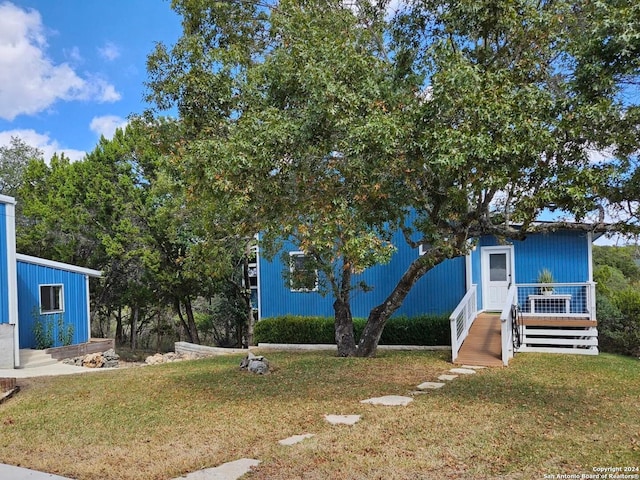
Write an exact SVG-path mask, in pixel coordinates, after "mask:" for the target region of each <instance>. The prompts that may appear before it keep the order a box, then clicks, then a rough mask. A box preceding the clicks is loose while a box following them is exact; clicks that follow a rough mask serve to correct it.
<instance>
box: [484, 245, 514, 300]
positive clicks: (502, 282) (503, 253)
mask: <svg viewBox="0 0 640 480" xmlns="http://www.w3.org/2000/svg"><path fill="white" fill-rule="evenodd" d="M512 261H513V249H512V247H509V246H507V247H484V248H482V297H483V306H484V309H485V310H488V311H502V309H503V308H504V306H505V303H506V301H507V293H508V292H509V287H510V286H511V282H512V278H513V263H512Z"/></svg>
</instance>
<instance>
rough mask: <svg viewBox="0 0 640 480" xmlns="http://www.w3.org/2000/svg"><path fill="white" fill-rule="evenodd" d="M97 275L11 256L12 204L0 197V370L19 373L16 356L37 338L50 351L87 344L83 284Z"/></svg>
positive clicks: (88, 326)
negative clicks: (44, 340)
mask: <svg viewBox="0 0 640 480" xmlns="http://www.w3.org/2000/svg"><path fill="white" fill-rule="evenodd" d="M100 275H101V273H100V272H99V271H97V270H92V269H88V268H82V267H78V266H75V265H69V264H66V263H61V262H54V261H51V260H45V259H42V258H37V257H32V256H28V255H21V254H18V253H16V239H15V199H13V198H11V197H7V196H4V195H0V368H15V367H19V366H20V354H19V350H20V349H29V348H36V347H37V346H38V337H39V336H40V338H42V337H43V336H44V337H48V338H49V339H50V341H51V343H52V345H53V346H62V345H63V344H64V345H78V344H82V343H87V342H89V340H90V337H91V323H90V318H91V317H90V311H89V278H90V277H100Z"/></svg>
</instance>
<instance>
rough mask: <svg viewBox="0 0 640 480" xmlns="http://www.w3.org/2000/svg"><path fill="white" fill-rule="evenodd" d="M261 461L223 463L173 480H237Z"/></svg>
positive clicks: (244, 459) (246, 460) (245, 459)
mask: <svg viewBox="0 0 640 480" xmlns="http://www.w3.org/2000/svg"><path fill="white" fill-rule="evenodd" d="M259 463H260V460H254V459H252V458H241V459H240V460H236V461H234V462H227V463H223V464H222V465H219V466H217V467H214V468H206V469H204V470H198V471H197V472H192V473H189V474H187V475H184V476H182V477H178V478H174V479H173V480H185V479H186V480H237V479H238V478H240V477H242V476H243V475H244V474H246V473H249V471H250V470H251V467H255V466H257V465H258V464H259Z"/></svg>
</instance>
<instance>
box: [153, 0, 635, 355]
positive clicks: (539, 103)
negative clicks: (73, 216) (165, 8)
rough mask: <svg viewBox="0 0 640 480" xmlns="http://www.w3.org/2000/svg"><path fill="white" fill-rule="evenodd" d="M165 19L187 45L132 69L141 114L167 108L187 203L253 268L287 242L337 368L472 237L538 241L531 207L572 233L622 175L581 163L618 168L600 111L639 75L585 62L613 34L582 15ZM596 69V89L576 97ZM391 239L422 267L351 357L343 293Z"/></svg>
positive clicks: (494, 9)
mask: <svg viewBox="0 0 640 480" xmlns="http://www.w3.org/2000/svg"><path fill="white" fill-rule="evenodd" d="M172 5H173V7H174V8H175V9H176V10H177V11H178V13H180V14H181V15H182V16H183V18H184V20H183V28H184V35H183V37H182V38H181V39H180V40H179V41H178V43H177V44H176V45H175V46H174V47H173V48H172V49H170V50H169V49H168V48H167V47H165V46H163V45H158V47H157V49H156V51H155V52H154V53H153V54H152V55H151V56H150V57H149V63H148V67H149V74H150V81H149V86H150V94H149V98H150V99H151V100H154V101H155V102H156V104H157V106H158V107H159V109H164V108H168V107H172V106H174V105H175V106H177V108H178V112H179V114H180V120H181V122H183V124H184V126H185V129H186V131H185V137H184V143H183V144H182V145H180V148H179V149H177V150H176V158H179V159H180V162H181V163H180V165H181V166H182V168H183V169H184V170H183V174H184V178H185V181H186V182H187V184H188V194H189V196H190V198H191V199H192V200H193V201H194V202H196V203H198V204H199V205H201V208H203V209H210V210H212V211H217V212H219V211H223V212H225V213H224V215H223V216H224V218H225V221H226V222H227V223H230V224H233V225H234V228H235V229H236V233H237V234H238V235H247V234H248V233H250V232H252V231H260V232H261V235H262V239H261V241H262V244H261V245H262V246H263V247H265V248H266V252H267V253H273V252H275V251H277V250H278V248H279V247H280V246H281V245H282V241H284V240H290V241H293V242H295V243H296V244H297V245H298V246H299V247H300V248H302V249H303V250H304V251H305V252H306V253H307V254H308V255H309V257H310V258H311V259H312V261H313V265H312V266H313V267H314V268H316V269H317V270H318V271H319V272H320V273H321V275H320V285H319V288H320V289H323V290H324V291H325V292H326V293H330V294H332V295H333V297H334V299H335V303H334V309H335V315H336V342H337V344H338V349H339V353H340V354H341V355H354V354H358V355H363V356H368V355H373V354H374V353H375V350H376V347H377V343H378V341H379V338H380V335H381V333H382V330H383V328H384V325H385V323H386V321H387V320H388V318H389V317H390V316H391V315H392V314H393V313H394V312H395V311H396V310H397V309H398V308H399V307H400V305H401V304H402V302H403V300H404V298H405V297H406V295H407V294H408V292H409V291H410V290H411V288H412V287H413V285H414V284H415V282H416V281H417V280H418V279H419V278H421V277H422V276H423V275H424V274H425V273H426V272H428V271H429V270H430V269H431V268H433V267H434V266H435V265H437V264H439V263H441V262H442V261H444V260H446V259H448V258H452V257H455V256H459V255H464V254H465V253H466V252H467V251H468V249H469V248H470V247H471V246H472V242H473V239H474V238H477V237H478V236H480V235H496V236H498V237H522V236H524V235H526V234H527V233H528V232H531V231H536V230H539V229H541V228H542V227H541V226H540V225H539V224H536V223H535V220H536V218H537V217H538V215H539V214H540V212H541V211H542V210H543V209H545V208H555V209H561V210H563V211H564V212H566V213H567V214H570V215H572V216H573V217H574V218H577V219H582V218H584V217H585V216H586V215H587V214H589V213H590V212H593V211H596V210H597V209H598V208H599V207H600V204H601V203H603V202H604V201H605V200H607V199H606V198H604V194H605V192H607V189H606V188H607V187H608V186H609V185H610V184H611V178H612V176H615V175H616V174H618V173H619V172H620V170H624V171H628V167H629V165H630V164H629V163H628V162H627V163H625V162H619V163H610V164H609V163H604V162H594V161H592V158H591V156H590V153H589V152H590V151H594V150H595V151H598V150H604V149H610V150H615V153H617V154H619V156H623V157H625V158H626V157H628V155H629V154H631V153H632V150H631V149H630V148H629V139H630V138H631V137H632V135H630V134H629V131H630V129H631V127H632V126H633V125H632V123H633V122H631V121H626V123H625V125H626V127H625V128H621V119H625V118H628V117H625V109H626V108H627V107H626V106H625V105H623V103H622V102H621V101H620V100H619V98H618V96H617V95H618V93H619V92H620V82H619V80H620V79H619V76H620V75H622V73H624V75H625V76H626V77H628V76H629V75H633V73H634V72H635V71H636V70H635V69H636V68H637V66H636V65H634V64H633V61H631V60H629V61H626V62H622V61H621V62H620V65H613V64H612V62H611V61H609V62H608V63H607V59H606V58H603V57H594V56H593V55H592V54H591V53H592V52H591V50H589V49H588V48H585V45H584V39H585V38H586V35H588V34H589V32H592V33H593V32H594V31H598V32H603V31H605V30H606V29H605V28H604V27H603V25H604V22H606V21H609V20H610V19H611V18H612V15H613V13H611V12H608V13H607V11H601V10H598V11H596V12H594V11H593V9H591V7H590V5H591V3H590V2H585V3H584V5H580V4H578V5H575V2H568V1H553V2H551V1H549V2H533V1H530V0H518V1H514V2H506V3H505V2H501V1H496V0H481V1H477V0H462V1H456V2H446V1H441V0H433V1H432V0H420V1H415V2H411V3H410V4H407V5H406V6H405V7H403V8H402V9H401V10H399V11H397V12H389V11H388V9H387V6H388V5H387V4H386V3H385V2H379V3H377V4H372V3H371V2H369V1H362V2H358V1H356V2H351V3H348V4H347V3H345V2H343V1H331V0H307V1H300V0H287V1H282V2H279V3H277V4H275V3H274V4H270V5H266V4H262V3H261V4H258V3H251V2H246V1H234V0H231V1H229V2H213V1H212V2H207V1H202V2H198V3H193V2H187V1H180V0H174V1H173V2H172ZM611 11H612V12H617V10H616V9H615V8H613V7H612V9H611ZM598 65H600V67H602V68H599V70H598V82H599V83H600V84H602V85H603V87H602V88H595V87H593V84H588V83H586V82H585V78H584V76H585V74H586V72H589V71H590V70H591V69H594V68H596V67H597V66H598ZM605 67H606V68H605ZM623 67H624V68H623ZM621 72H622V73H621ZM588 85H591V86H592V87H593V88H587V86H588ZM604 86H606V88H605V87H604ZM623 123H624V122H623ZM617 200H619V199H617ZM514 224H517V225H518V227H517V228H516V227H514ZM559 226H561V225H559V224H554V225H547V226H545V227H544V228H558V227H559ZM562 226H564V227H574V225H573V224H568V223H562ZM575 227H576V228H577V226H575ZM581 228H582V227H581ZM600 228H611V227H605V226H604V225H600ZM398 229H401V230H402V231H403V233H404V234H405V235H404V236H405V238H406V241H407V242H408V243H409V244H410V245H412V246H415V247H417V246H418V245H420V244H421V245H423V247H424V250H425V251H426V253H425V254H424V255H422V256H420V257H418V258H417V259H416V260H415V261H414V262H413V263H411V265H409V267H408V269H407V271H406V272H405V273H404V275H403V276H402V277H401V278H400V280H399V281H398V283H397V284H396V285H395V286H393V287H391V288H390V289H389V295H388V297H387V298H386V300H385V301H384V302H383V303H382V304H381V305H379V306H377V307H375V308H374V309H373V310H372V311H371V313H370V315H369V318H368V321H367V325H366V327H365V330H364V333H363V335H362V337H361V340H360V343H359V345H358V346H357V348H356V345H355V341H354V338H353V328H352V322H351V313H350V295H351V292H352V291H353V290H354V289H357V288H365V289H366V288H368V286H365V285H361V284H360V283H358V282H357V277H356V275H357V274H358V273H360V272H362V271H363V270H364V269H366V268H368V267H370V266H372V265H375V264H378V263H382V262H385V261H387V260H388V259H389V258H390V256H391V255H392V253H393V247H392V245H391V243H390V239H391V235H392V234H393V232H394V231H397V230H398ZM376 287H377V288H384V287H382V286H376Z"/></svg>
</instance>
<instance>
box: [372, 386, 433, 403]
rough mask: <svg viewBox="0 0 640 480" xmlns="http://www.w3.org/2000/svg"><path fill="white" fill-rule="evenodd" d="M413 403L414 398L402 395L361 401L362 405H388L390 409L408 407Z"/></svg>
mask: <svg viewBox="0 0 640 480" xmlns="http://www.w3.org/2000/svg"><path fill="white" fill-rule="evenodd" d="M418 388H420V387H418ZM411 402H413V398H411V397H403V396H401V395H385V396H384V397H376V398H369V399H367V400H362V401H360V403H369V404H371V405H386V406H390V407H398V406H400V407H406V406H407V405H409V404H410V403H411Z"/></svg>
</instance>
